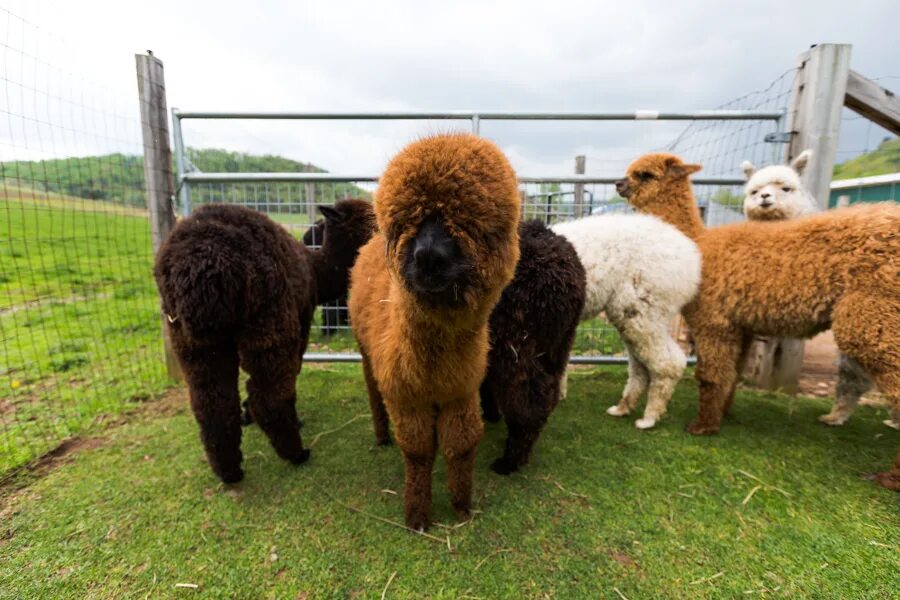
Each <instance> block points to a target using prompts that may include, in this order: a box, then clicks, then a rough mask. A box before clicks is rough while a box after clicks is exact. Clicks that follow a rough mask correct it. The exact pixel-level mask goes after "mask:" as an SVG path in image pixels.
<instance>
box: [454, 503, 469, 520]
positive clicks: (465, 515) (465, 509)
mask: <svg viewBox="0 0 900 600" xmlns="http://www.w3.org/2000/svg"><path fill="white" fill-rule="evenodd" d="M453 512H454V513H456V518H457V519H459V520H460V521H468V520H469V519H471V518H472V508H471V507H470V506H469V505H468V504H466V505H465V506H461V505H459V506H457V505H455V504H454V505H453Z"/></svg>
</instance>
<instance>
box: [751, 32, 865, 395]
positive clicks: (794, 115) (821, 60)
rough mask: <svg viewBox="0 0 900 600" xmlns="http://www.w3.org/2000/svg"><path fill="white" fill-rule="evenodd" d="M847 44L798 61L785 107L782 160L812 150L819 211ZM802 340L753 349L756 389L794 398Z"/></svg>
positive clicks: (807, 182)
mask: <svg viewBox="0 0 900 600" xmlns="http://www.w3.org/2000/svg"><path fill="white" fill-rule="evenodd" d="M850 50H851V46H850V45H849V44H819V45H816V46H813V47H811V48H810V49H809V50H807V51H806V52H804V53H803V54H801V55H800V57H799V65H798V67H797V73H796V74H795V76H794V84H793V87H792V90H791V103H790V105H789V108H788V115H787V116H788V131H789V132H790V133H791V141H790V143H789V145H788V149H787V152H786V156H785V161H790V160H793V159H794V158H795V157H796V156H797V155H798V154H800V153H801V152H803V151H804V150H806V149H807V148H810V149H812V151H813V158H812V161H811V163H810V165H809V166H808V167H807V168H806V171H804V173H803V177H802V179H803V185H804V186H806V189H808V190H809V191H810V193H811V194H812V195H813V197H814V198H815V199H816V202H817V204H818V208H819V210H825V209H827V208H828V195H829V189H830V185H831V174H832V170H833V168H834V160H835V157H836V156H837V143H838V134H839V133H840V127H841V108H843V106H844V96H845V94H846V92H847V77H848V75H849V73H850ZM803 347H804V344H803V340H796V339H771V340H767V341H765V343H762V344H755V345H754V347H753V348H752V349H751V353H750V355H749V356H748V358H747V363H746V367H745V369H744V374H745V375H746V376H748V377H749V378H750V379H753V380H754V381H755V382H756V384H757V385H759V386H760V387H764V388H767V389H781V390H783V391H785V392H787V393H791V394H793V393H796V391H797V389H798V383H799V379H800V370H801V368H802V366H803Z"/></svg>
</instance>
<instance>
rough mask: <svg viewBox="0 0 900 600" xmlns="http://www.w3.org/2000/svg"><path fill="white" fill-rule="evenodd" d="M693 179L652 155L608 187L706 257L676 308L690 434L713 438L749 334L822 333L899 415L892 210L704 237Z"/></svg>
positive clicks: (897, 231) (758, 225)
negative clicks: (690, 379)
mask: <svg viewBox="0 0 900 600" xmlns="http://www.w3.org/2000/svg"><path fill="white" fill-rule="evenodd" d="M699 170H700V166H698V165H689V164H685V163H683V162H682V161H681V159H679V158H678V157H677V156H674V155H671V154H661V153H660V154H648V155H645V156H643V157H641V158H639V159H637V160H636V161H634V162H633V163H632V164H631V165H630V166H629V167H628V171H627V175H626V178H625V179H623V180H621V181H619V182H618V183H617V184H616V187H617V189H618V191H619V193H620V194H622V195H623V196H625V197H626V198H627V199H628V201H629V202H630V203H631V204H632V205H634V206H635V207H636V208H637V209H638V210H640V211H642V212H646V213H649V214H653V215H656V216H657V217H659V218H661V219H663V220H665V221H667V222H669V223H671V224H672V225H675V226H676V227H678V228H679V229H681V231H683V232H684V233H685V234H687V235H688V236H689V237H691V238H692V239H694V241H695V242H697V245H698V246H699V248H700V251H701V253H702V255H703V269H702V278H701V283H700V291H699V293H698V294H697V297H696V299H695V300H694V301H693V302H691V303H690V304H688V305H687V306H686V307H685V308H684V310H683V314H684V317H685V319H686V321H687V323H688V325H689V326H690V328H691V332H692V334H693V336H694V341H695V345H696V349H697V357H698V361H697V369H696V371H695V375H696V377H697V380H698V381H699V383H700V413H699V415H698V417H697V419H696V420H695V421H694V422H692V423H691V424H690V425H689V426H688V431H690V432H691V433H694V434H708V433H716V432H717V431H719V427H720V424H721V420H722V414H723V412H724V411H725V410H727V409H728V407H729V406H730V405H731V403H732V401H733V398H734V388H735V385H736V382H737V364H738V360H739V357H740V356H741V354H742V351H743V350H744V349H745V347H746V345H747V344H748V343H749V342H750V341H751V340H752V336H753V335H754V334H760V335H771V336H779V337H798V338H806V337H811V336H813V335H815V334H816V333H819V332H821V331H824V330H826V329H828V328H829V327H830V328H831V329H832V330H833V331H834V337H835V341H836V342H837V345H838V348H839V349H840V350H841V352H842V353H844V354H846V355H847V356H849V357H851V358H853V359H854V360H856V361H857V362H858V363H859V364H860V365H861V366H862V367H863V368H864V369H865V370H866V372H867V373H869V374H870V375H871V376H872V378H873V379H874V380H875V382H876V383H877V384H878V385H879V386H880V387H881V389H882V390H883V391H884V393H885V395H886V396H887V397H888V399H889V401H890V403H891V406H892V415H893V419H894V420H896V419H897V418H898V417H900V344H898V340H900V206H898V205H895V204H876V205H867V206H859V207H853V208H845V209H839V210H833V211H828V212H826V213H820V214H816V215H812V216H808V217H803V218H799V219H795V220H790V221H775V222H748V223H736V224H732V225H726V226H722V227H714V228H709V229H707V228H706V227H705V226H704V225H703V222H702V221H701V219H700V212H699V210H698V209H697V205H696V202H695V201H694V195H693V192H692V190H691V183H690V181H689V176H690V174H691V173H694V172H696V171H699Z"/></svg>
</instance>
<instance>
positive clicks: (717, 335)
mask: <svg viewBox="0 0 900 600" xmlns="http://www.w3.org/2000/svg"><path fill="white" fill-rule="evenodd" d="M693 331H694V343H695V345H696V348H697V368H696V370H695V372H694V373H695V377H696V378H697V380H698V382H699V383H700V412H699V414H698V415H697V418H696V419H695V420H694V421H693V422H691V423H690V424H689V425H688V426H687V431H688V433H691V434H693V435H707V434H710V433H718V431H719V428H720V427H721V424H722V415H723V413H724V409H725V405H726V404H727V403H728V400H729V395H730V394H733V393H734V386H735V381H736V379H737V363H738V359H739V358H740V354H741V346H742V343H741V342H742V335H741V333H740V331H736V330H733V329H728V328H726V327H724V326H722V327H710V326H707V327H704V328H693Z"/></svg>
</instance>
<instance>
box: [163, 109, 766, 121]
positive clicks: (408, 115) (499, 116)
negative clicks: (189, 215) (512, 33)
mask: <svg viewBox="0 0 900 600" xmlns="http://www.w3.org/2000/svg"><path fill="white" fill-rule="evenodd" d="M178 116H179V117H180V118H182V119H276V120H277V119H286V120H330V121H340V120H356V121H369V120H372V121H378V120H406V121H416V120H439V119H451V120H453V119H455V120H465V121H471V120H473V118H475V117H477V118H478V120H479V121H644V120H652V121H776V120H778V118H779V117H780V116H781V112H780V111H753V110H695V111H686V112H660V111H655V110H636V111H628V112H569V111H545V112H527V111H474V110H447V111H432V112H426V111H422V112H415V111H410V112H358V113H350V112H348V113H343V112H225V111H223V112H218V111H178Z"/></svg>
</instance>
